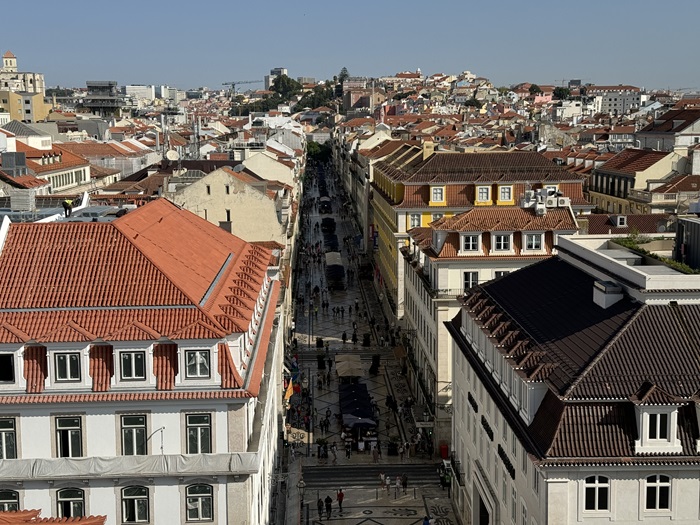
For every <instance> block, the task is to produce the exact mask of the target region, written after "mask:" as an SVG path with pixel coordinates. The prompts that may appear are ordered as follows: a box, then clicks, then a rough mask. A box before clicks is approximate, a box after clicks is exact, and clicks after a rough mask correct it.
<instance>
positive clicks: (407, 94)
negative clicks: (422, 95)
mask: <svg viewBox="0 0 700 525" xmlns="http://www.w3.org/2000/svg"><path fill="white" fill-rule="evenodd" d="M415 94H416V90H415V89H414V90H412V91H402V92H400V93H395V94H394V95H392V97H391V98H393V99H394V100H403V99H404V98H406V97H410V96H411V95H415Z"/></svg>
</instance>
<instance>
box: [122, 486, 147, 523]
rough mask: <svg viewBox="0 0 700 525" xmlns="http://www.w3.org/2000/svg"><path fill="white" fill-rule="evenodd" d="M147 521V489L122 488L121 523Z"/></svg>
mask: <svg viewBox="0 0 700 525" xmlns="http://www.w3.org/2000/svg"><path fill="white" fill-rule="evenodd" d="M147 521H148V489H147V488H146V487H126V488H124V489H122V523H144V522H147Z"/></svg>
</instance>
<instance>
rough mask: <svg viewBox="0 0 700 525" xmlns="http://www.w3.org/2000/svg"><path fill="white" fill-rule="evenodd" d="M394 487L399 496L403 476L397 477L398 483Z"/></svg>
mask: <svg viewBox="0 0 700 525" xmlns="http://www.w3.org/2000/svg"><path fill="white" fill-rule="evenodd" d="M394 487H396V493H397V494H398V493H399V492H401V476H399V475H398V474H397V475H396V483H395V484H394Z"/></svg>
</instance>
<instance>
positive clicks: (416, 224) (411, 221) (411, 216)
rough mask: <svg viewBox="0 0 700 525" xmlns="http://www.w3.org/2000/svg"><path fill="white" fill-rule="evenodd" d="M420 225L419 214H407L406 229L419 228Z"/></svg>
mask: <svg viewBox="0 0 700 525" xmlns="http://www.w3.org/2000/svg"><path fill="white" fill-rule="evenodd" d="M414 219H415V220H414ZM420 224H421V220H420V213H409V214H408V227H409V228H419V227H420Z"/></svg>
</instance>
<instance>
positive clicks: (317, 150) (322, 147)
mask: <svg viewBox="0 0 700 525" xmlns="http://www.w3.org/2000/svg"><path fill="white" fill-rule="evenodd" d="M306 156H307V157H308V158H310V159H313V160H315V161H317V162H321V163H323V162H327V161H328V160H330V158H331V148H330V146H328V145H327V144H319V143H318V142H314V141H313V140H310V141H309V142H307V143H306Z"/></svg>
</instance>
